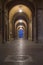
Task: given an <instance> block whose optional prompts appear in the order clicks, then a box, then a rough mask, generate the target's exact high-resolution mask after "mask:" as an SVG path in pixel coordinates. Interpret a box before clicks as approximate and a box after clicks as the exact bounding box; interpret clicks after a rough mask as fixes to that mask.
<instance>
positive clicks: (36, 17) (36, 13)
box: [35, 5, 38, 42]
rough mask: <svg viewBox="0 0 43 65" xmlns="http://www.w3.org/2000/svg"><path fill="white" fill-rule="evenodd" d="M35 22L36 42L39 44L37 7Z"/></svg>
mask: <svg viewBox="0 0 43 65" xmlns="http://www.w3.org/2000/svg"><path fill="white" fill-rule="evenodd" d="M35 20H36V21H35V22H36V42H38V21H37V5H36V8H35Z"/></svg>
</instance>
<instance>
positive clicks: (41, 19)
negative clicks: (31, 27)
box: [37, 9, 43, 41]
mask: <svg viewBox="0 0 43 65" xmlns="http://www.w3.org/2000/svg"><path fill="white" fill-rule="evenodd" d="M37 15H38V17H37V18H38V40H39V41H43V9H38V13H37Z"/></svg>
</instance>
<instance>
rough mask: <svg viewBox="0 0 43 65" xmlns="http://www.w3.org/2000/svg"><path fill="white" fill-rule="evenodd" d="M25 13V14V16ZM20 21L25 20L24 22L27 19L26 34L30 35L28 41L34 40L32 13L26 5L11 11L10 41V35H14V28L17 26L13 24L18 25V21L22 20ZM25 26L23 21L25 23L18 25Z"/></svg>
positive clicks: (20, 5) (17, 6)
mask: <svg viewBox="0 0 43 65" xmlns="http://www.w3.org/2000/svg"><path fill="white" fill-rule="evenodd" d="M17 13H18V14H17ZM23 13H25V15H24V14H23ZM15 14H16V16H15ZM20 19H23V20H25V19H26V21H25V22H26V25H27V29H28V30H27V33H25V34H28V35H27V36H28V39H29V40H32V11H31V10H30V8H28V7H27V6H26V5H23V4H19V5H16V6H14V7H13V8H12V9H11V10H10V11H9V39H10V38H11V36H10V34H11V33H12V28H13V27H14V26H15V25H13V24H14V23H16V20H20ZM12 22H13V24H12ZM23 24H24V25H25V23H24V21H23V23H19V21H18V23H17V25H23ZM12 26H13V27H12ZM15 27H17V26H15ZM25 27H26V26H25ZM13 30H14V29H13ZM16 31H17V30H16V29H15V30H14V32H16ZM25 31H26V30H25ZM10 32H11V33H10ZM15 37H16V36H15Z"/></svg>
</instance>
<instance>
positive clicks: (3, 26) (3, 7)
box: [2, 1, 5, 43]
mask: <svg viewBox="0 0 43 65" xmlns="http://www.w3.org/2000/svg"><path fill="white" fill-rule="evenodd" d="M4 40H5V39H4V1H3V2H2V43H4V42H5V41H4Z"/></svg>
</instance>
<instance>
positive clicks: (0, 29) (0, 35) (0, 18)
mask: <svg viewBox="0 0 43 65" xmlns="http://www.w3.org/2000/svg"><path fill="white" fill-rule="evenodd" d="M1 11H2V8H1V1H0V42H1V41H2V27H1V26H2V25H1V24H2V22H1V21H2V17H1Z"/></svg>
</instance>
